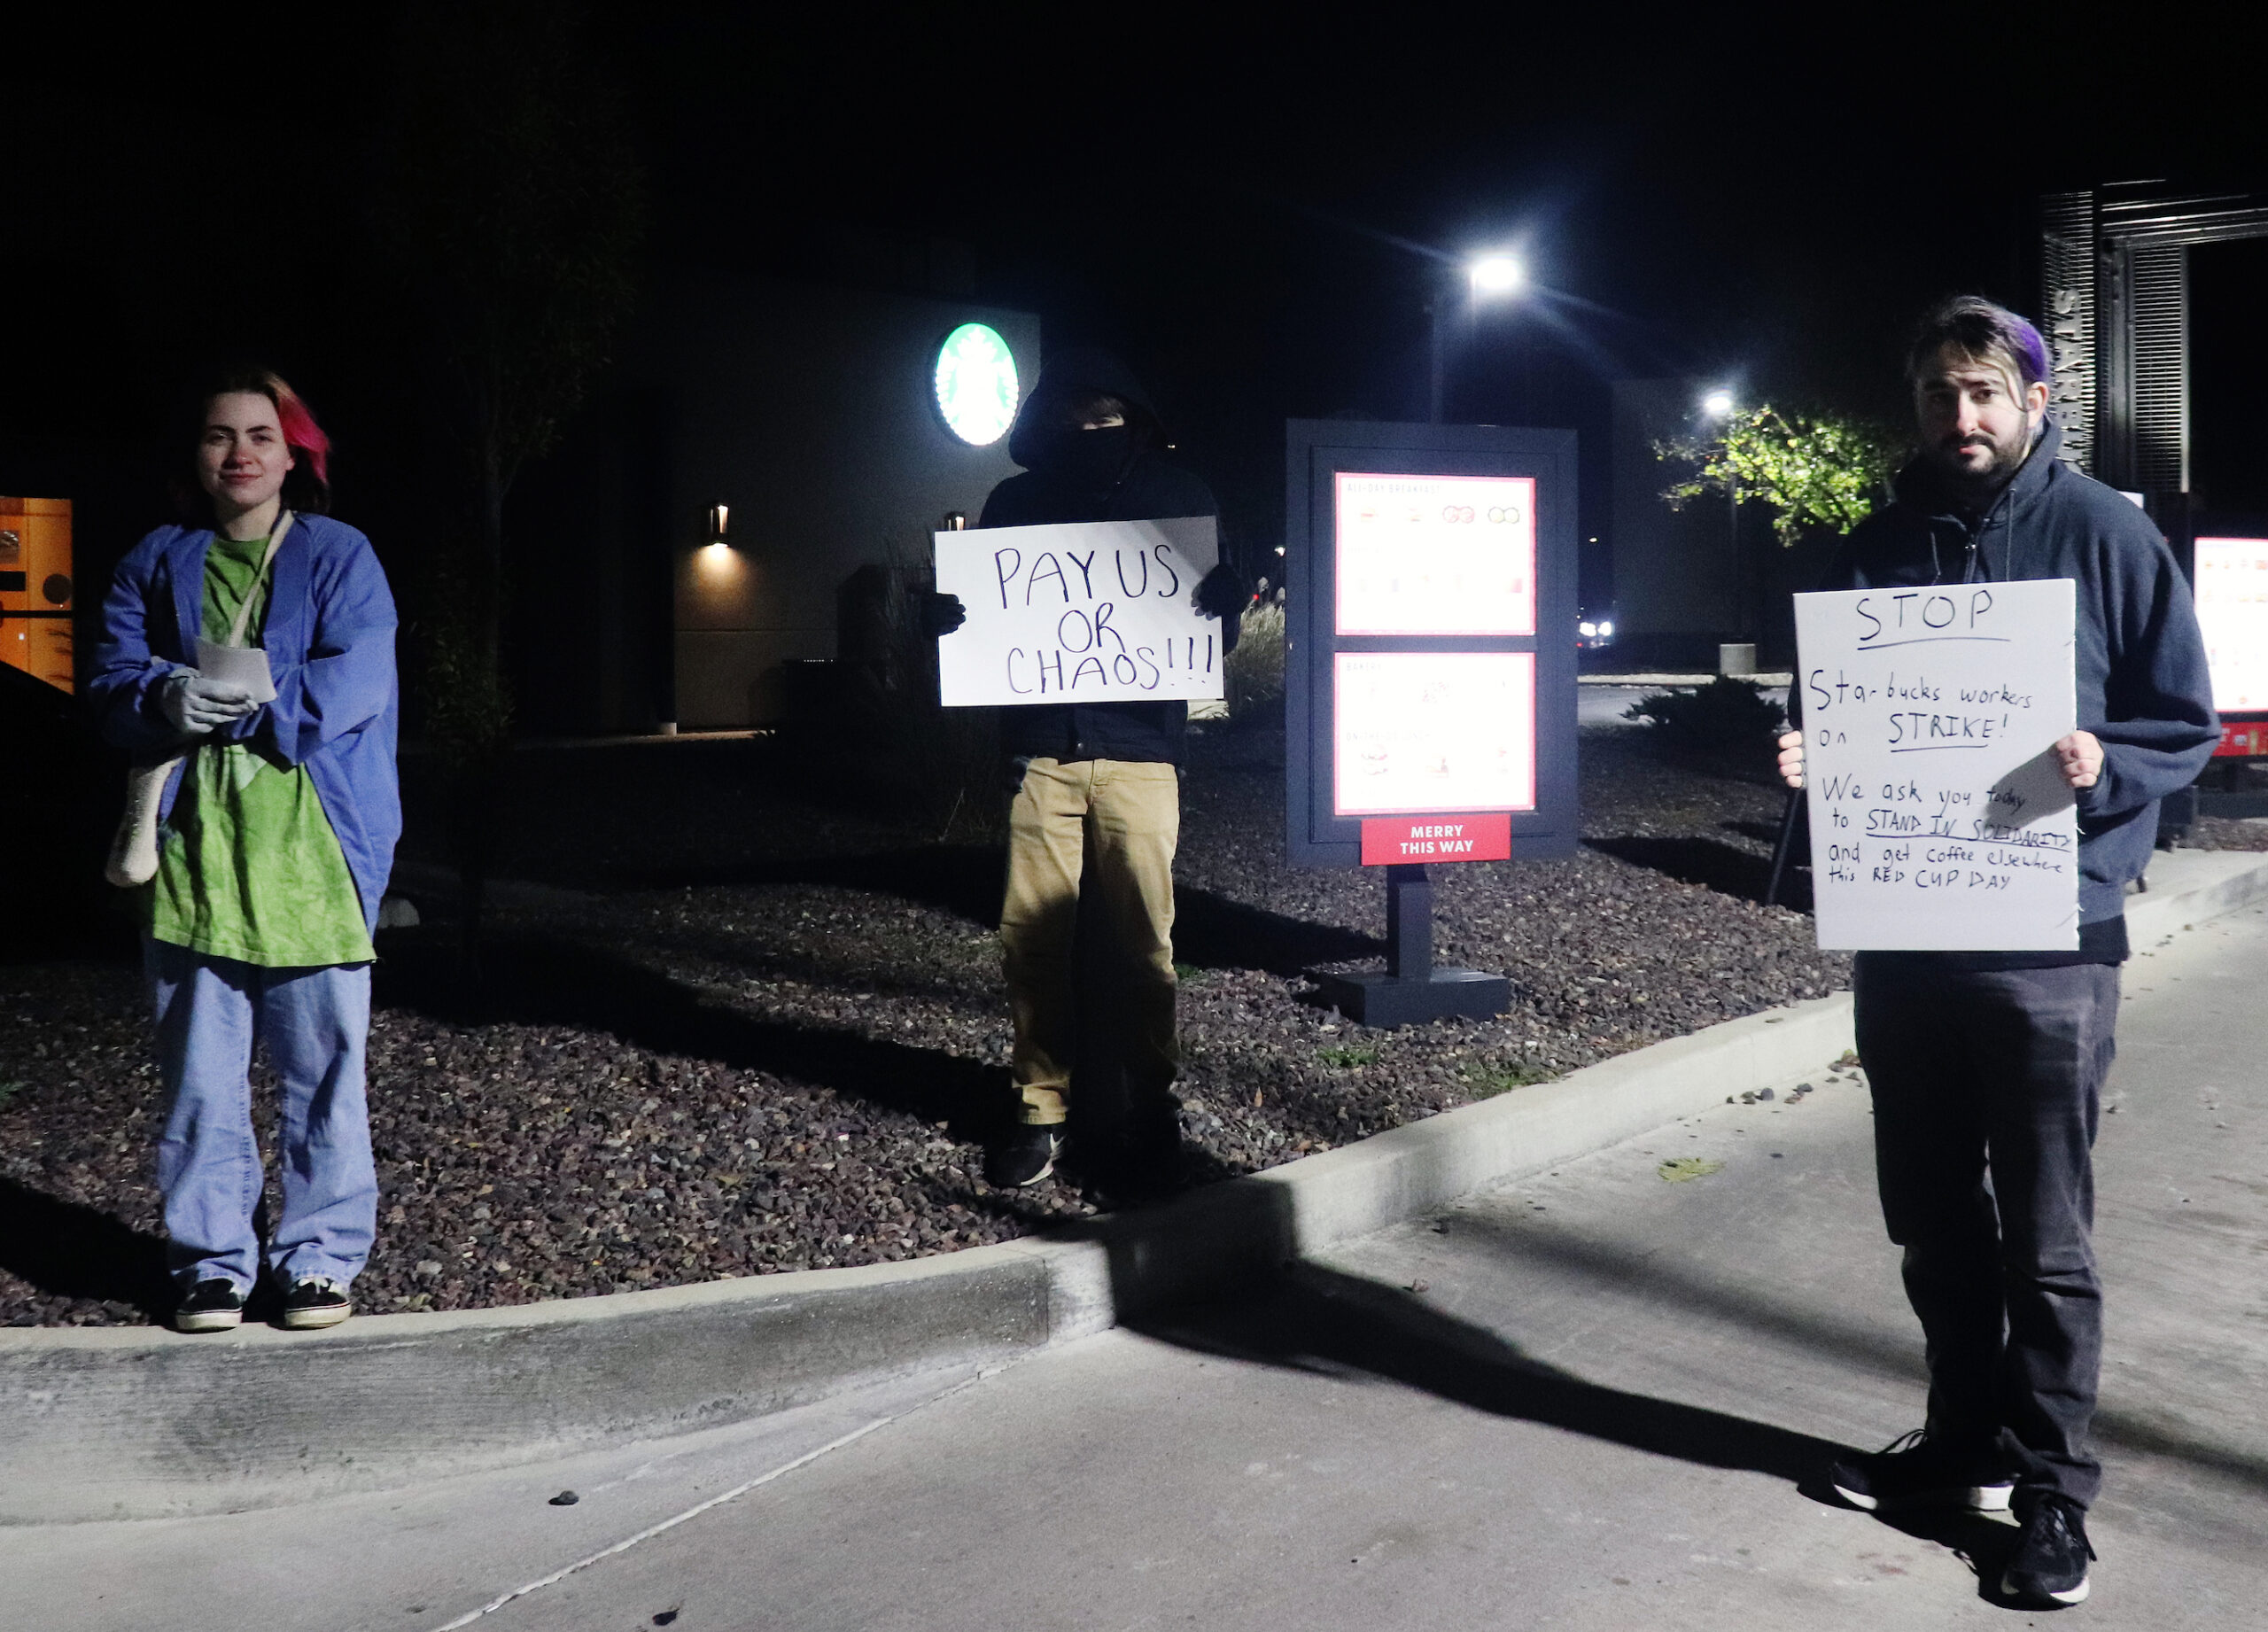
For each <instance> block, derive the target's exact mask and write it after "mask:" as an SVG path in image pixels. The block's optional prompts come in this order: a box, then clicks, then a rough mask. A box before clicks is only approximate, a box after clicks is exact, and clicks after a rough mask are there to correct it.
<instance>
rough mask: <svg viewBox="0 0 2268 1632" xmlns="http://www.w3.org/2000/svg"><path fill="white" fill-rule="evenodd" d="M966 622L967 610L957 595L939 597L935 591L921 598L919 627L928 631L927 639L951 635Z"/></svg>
mask: <svg viewBox="0 0 2268 1632" xmlns="http://www.w3.org/2000/svg"><path fill="white" fill-rule="evenodd" d="M967 621H968V609H967V607H965V606H963V605H962V604H961V603H960V597H959V595H939V594H937V593H936V592H935V591H932V592H931V593H930V594H928V595H925V596H923V597H922V601H921V625H922V627H924V628H925V629H927V630H928V632H929V638H930V639H931V640H936V638H937V637H938V636H939V635H944V634H951V633H952V632H953V631H954V630H956V629H958V628H959V627H960V626H962V625H963V624H965V623H967Z"/></svg>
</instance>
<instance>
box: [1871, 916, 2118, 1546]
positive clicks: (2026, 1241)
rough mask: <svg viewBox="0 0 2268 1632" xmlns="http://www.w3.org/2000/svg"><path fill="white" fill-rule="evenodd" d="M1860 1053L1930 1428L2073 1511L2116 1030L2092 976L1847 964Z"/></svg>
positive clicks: (2084, 1480) (2106, 995)
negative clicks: (1902, 1258) (2100, 1160)
mask: <svg viewBox="0 0 2268 1632" xmlns="http://www.w3.org/2000/svg"><path fill="white" fill-rule="evenodd" d="M1854 987H1855V992H1856V1020H1857V1027H1858V1041H1859V1056H1860V1059H1861V1060H1862V1061H1864V1062H1865V1065H1866V1071H1867V1080H1868V1085H1869V1086H1870V1087H1871V1089H1872V1091H1873V1094H1874V1105H1875V1170H1876V1177H1877V1179H1878V1181H1879V1183H1880V1186H1881V1191H1882V1210H1883V1221H1884V1224H1887V1225H1888V1226H1889V1230H1890V1239H1891V1240H1893V1241H1895V1242H1897V1243H1898V1244H1899V1246H1900V1247H1904V1248H1905V1249H1906V1263H1905V1274H1906V1295H1907V1299H1908V1301H1909V1302H1912V1304H1913V1305H1914V1312H1915V1314H1916V1315H1918V1316H1919V1317H1921V1321H1922V1336H1923V1339H1924V1340H1925V1341H1926V1343H1927V1345H1928V1353H1929V1364H1930V1431H1931V1432H1932V1434H1936V1435H1938V1436H1939V1437H1941V1438H1943V1439H1944V1440H1945V1441H1946V1442H1949V1443H1953V1444H1965V1445H1972V1446H1982V1445H1987V1444H1995V1443H1997V1444H1998V1445H1999V1446H2000V1449H2001V1450H2002V1451H2003V1453H2004V1454H2005V1455H2006V1456H2007V1457H2008V1459H2009V1460H2010V1462H2011V1464H2012V1465H2013V1468H2014V1471H2015V1472H2016V1477H2017V1482H2018V1484H2019V1485H2020V1486H2022V1487H2023V1488H2026V1489H2031V1490H2036V1491H2048V1490H2053V1491H2056V1492H2058V1493H2060V1494H2062V1495H2063V1496H2070V1498H2071V1499H2072V1500H2074V1501H2076V1502H2078V1503H2079V1504H2082V1505H2085V1504H2088V1503H2090V1502H2092V1501H2093V1499H2094V1496H2095V1492H2096V1490H2097V1489H2098V1488H2100V1487H2101V1483H2102V1465H2101V1462H2099V1461H2097V1460H2096V1458H2095V1455H2094V1450H2093V1445H2092V1443H2091V1442H2090V1438H2089V1434H2088V1427H2089V1424H2090V1423H2091V1421H2092V1419H2093V1416H2094V1403H2095V1387H2096V1381H2097V1379H2098V1376H2099V1374H2100V1373H2101V1368H2102V1285H2101V1280H2100V1279H2099V1278H2097V1276H2096V1274H2095V1263H2094V1247H2093V1241H2092V1240H2091V1239H2090V1235H2091V1232H2092V1231H2093V1226H2094V1165H2093V1149H2094V1134H2095V1123H2096V1121H2097V1118H2098V1116H2099V1115H2100V1111H2101V1092H2102V1083H2103V1078H2104V1076H2106V1075H2107V1074H2108V1072H2109V1069H2110V1060H2111V1054H2112V1051H2113V1046H2114V1045H2113V1041H2112V1031H2113V1029H2114V1028H2115V1027H2116V1026H2117V1020H2118V970H2117V968H2116V967H2114V966H2112V965H2109V964H2101V963H2088V964H2075V965H2071V966H2070V967H2067V968H2054V969H2010V970H2002V971H1992V972H1980V971H1974V970H1961V969H1948V968H1944V967H1942V966H1939V965H1934V964H1932V962H1931V961H1930V960H1927V959H1923V958H1918V957H1914V956H1910V955H1903V954H1896V953H1867V952H1861V953H1860V955H1859V958H1858V960H1857V973H1856V977H1855V981H1854Z"/></svg>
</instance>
